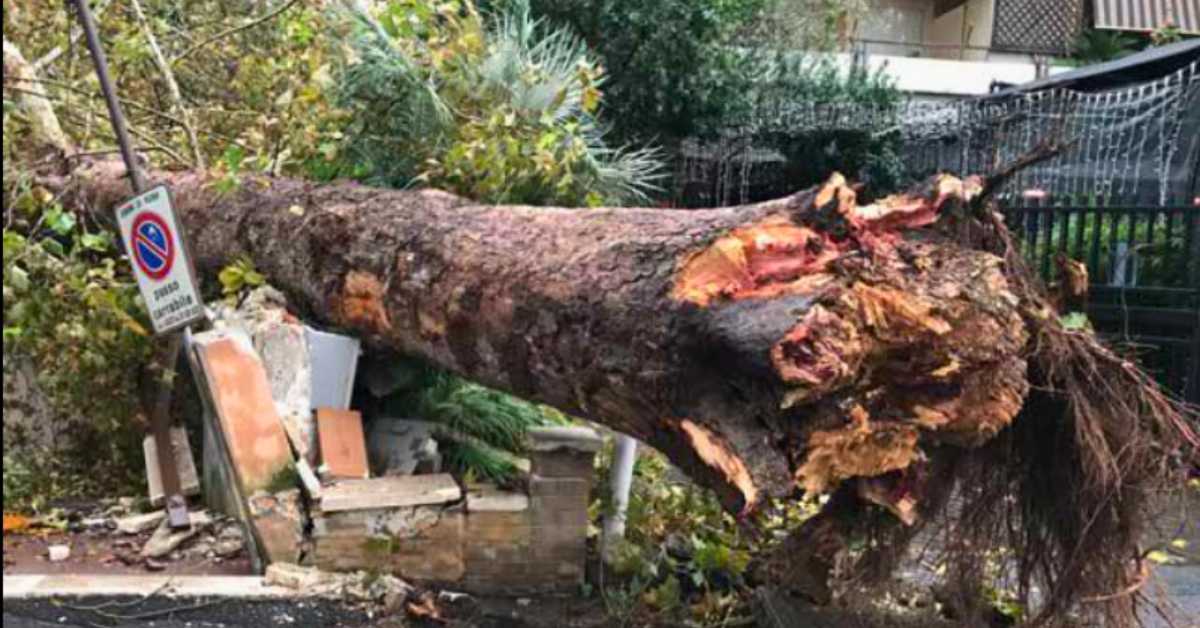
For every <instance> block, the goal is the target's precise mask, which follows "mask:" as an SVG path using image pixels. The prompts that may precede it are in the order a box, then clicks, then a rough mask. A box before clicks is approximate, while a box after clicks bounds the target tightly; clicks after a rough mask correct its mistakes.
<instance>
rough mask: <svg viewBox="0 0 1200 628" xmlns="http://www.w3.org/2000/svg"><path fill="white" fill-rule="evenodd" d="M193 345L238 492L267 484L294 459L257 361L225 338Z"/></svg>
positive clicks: (256, 489)
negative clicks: (234, 471)
mask: <svg viewBox="0 0 1200 628" xmlns="http://www.w3.org/2000/svg"><path fill="white" fill-rule="evenodd" d="M196 348H197V354H198V355H199V358H200V360H201V363H202V364H203V366H204V374H205V376H206V377H207V379H208V388H209V391H210V393H211V395H212V401H213V405H214V406H215V408H214V409H215V411H216V415H217V418H218V421H219V423H220V427H221V431H222V432H223V434H224V437H225V442H226V443H227V444H228V445H229V455H230V457H231V458H232V460H231V462H232V463H233V467H234V469H235V470H236V472H237V479H238V481H239V483H240V484H241V487H242V494H243V495H251V494H253V493H254V492H255V491H258V490H263V489H266V488H268V487H269V486H270V485H271V484H272V481H273V480H275V479H276V478H277V476H278V474H279V473H281V472H286V471H287V470H288V469H290V468H291V467H292V465H293V464H294V461H293V459H292V450H291V446H290V445H289V444H288V439H287V435H286V434H285V433H284V431H283V423H282V422H281V421H280V419H279V413H278V412H277V411H276V409H275V401H274V399H272V398H271V386H270V384H269V383H268V382H267V373H266V370H265V369H264V368H263V365H262V362H261V361H259V359H258V356H257V355H256V354H255V353H254V351H253V349H250V348H248V347H244V346H242V344H241V343H239V342H237V341H236V340H235V339H233V338H229V337H227V338H219V339H216V340H213V341H211V342H205V343H199V344H197V346H196Z"/></svg>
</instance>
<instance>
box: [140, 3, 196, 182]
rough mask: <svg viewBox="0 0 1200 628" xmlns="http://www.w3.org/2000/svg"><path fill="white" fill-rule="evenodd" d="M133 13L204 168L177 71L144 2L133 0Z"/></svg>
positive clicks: (194, 153) (194, 128)
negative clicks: (177, 78) (168, 60)
mask: <svg viewBox="0 0 1200 628" xmlns="http://www.w3.org/2000/svg"><path fill="white" fill-rule="evenodd" d="M131 5H132V6H133V13H134V15H135V16H137V21H138V24H139V25H140V26H141V29H142V34H143V35H145V36H146V43H147V45H148V46H149V47H150V56H151V58H152V59H154V65H155V66H156V67H157V68H158V71H159V72H160V73H161V74H162V76H163V82H165V83H166V84H167V92H168V93H169V94H170V96H171V106H172V108H174V110H175V113H176V114H177V115H178V116H179V120H180V122H181V123H182V125H183V130H184V132H185V133H187V137H188V144H189V145H190V146H191V149H192V161H193V163H194V164H195V165H196V167H198V168H201V169H203V168H204V154H203V153H202V152H201V151H200V140H199V139H197V138H196V127H195V125H193V123H192V115H191V113H190V112H189V111H188V108H187V105H185V104H184V102H183V94H182V93H180V91H179V83H177V82H176V81H175V73H174V72H172V71H171V64H169V63H167V58H166V57H164V56H163V53H162V49H161V48H159V47H158V39H157V38H156V37H155V36H154V30H153V29H152V28H151V27H150V22H149V20H147V19H146V13H145V12H144V11H143V10H142V3H141V2H140V1H139V0H131Z"/></svg>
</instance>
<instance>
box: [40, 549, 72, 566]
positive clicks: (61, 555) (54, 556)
mask: <svg viewBox="0 0 1200 628" xmlns="http://www.w3.org/2000/svg"><path fill="white" fill-rule="evenodd" d="M46 554H47V556H48V557H49V558H50V562H53V563H61V562H62V561H64V560H66V559H68V558H70V557H71V546H70V545H51V546H50V547H48V548H47V549H46Z"/></svg>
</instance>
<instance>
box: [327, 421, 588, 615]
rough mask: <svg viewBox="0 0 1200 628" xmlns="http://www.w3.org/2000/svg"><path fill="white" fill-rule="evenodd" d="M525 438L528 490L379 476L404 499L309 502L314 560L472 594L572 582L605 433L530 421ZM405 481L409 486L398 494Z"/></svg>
mask: <svg viewBox="0 0 1200 628" xmlns="http://www.w3.org/2000/svg"><path fill="white" fill-rule="evenodd" d="M530 437H531V441H532V442H531V458H532V460H531V462H532V465H531V468H532V470H533V471H532V474H531V476H530V479H529V482H528V487H527V489H526V490H525V491H521V492H514V491H505V490H501V489H499V488H497V487H496V486H494V485H490V484H479V485H473V486H469V487H467V490H466V492H465V495H463V494H451V493H449V492H447V491H446V490H444V489H443V490H438V491H433V490H430V488H429V484H430V482H431V481H432V480H433V478H434V477H436V476H422V475H416V476H408V479H407V480H406V479H405V478H380V480H386V481H388V482H389V483H391V485H392V487H393V488H392V489H391V490H390V493H389V498H391V499H394V500H396V501H397V502H405V505H398V506H387V507H375V506H376V505H377V504H371V503H370V500H364V503H363V507H361V508H357V507H356V508H350V509H339V510H338V511H337V512H320V511H319V510H314V514H313V520H314V525H313V534H312V548H313V550H312V553H311V554H310V560H311V562H312V563H313V564H314V565H316V566H318V567H321V568H323V569H328V570H335V571H354V570H360V569H364V570H375V571H384V572H388V573H392V574H394V575H396V576H399V577H401V578H404V579H407V580H412V581H419V582H424V583H437V584H441V585H452V586H457V587H459V588H462V589H465V590H467V591H471V592H474V593H494V594H514V595H516V594H532V593H551V592H559V591H572V590H575V589H577V588H578V587H579V585H580V584H581V583H582V582H583V578H584V566H585V562H586V559H587V530H588V514H587V509H588V500H589V495H590V492H591V483H592V464H593V459H594V456H595V453H596V451H598V450H599V448H600V444H601V440H600V437H599V436H598V435H597V434H596V433H595V432H594V431H593V430H590V429H587V428H549V429H543V430H535V431H534V432H533V433H532V434H531V435H530ZM442 477H444V476H442ZM359 482H365V483H370V482H375V480H363V481H359ZM406 484H407V485H410V489H408V490H409V491H410V492H411V494H410V495H400V494H398V492H402V491H404V490H405V489H403V488H401V487H403V486H405V485H406ZM363 486H365V484H364V485H363Z"/></svg>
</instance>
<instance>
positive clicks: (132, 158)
mask: <svg viewBox="0 0 1200 628" xmlns="http://www.w3.org/2000/svg"><path fill="white" fill-rule="evenodd" d="M71 4H72V5H74V7H75V12H76V14H77V15H78V16H79V23H80V26H81V27H82V28H83V34H84V37H85V39H86V41H87V47H88V52H90V53H91V56H92V63H93V64H95V66H96V78H97V79H99V81H100V91H101V92H102V93H103V94H104V102H105V104H106V105H107V106H108V117H109V121H110V122H112V127H113V134H114V135H115V136H116V138H117V146H118V147H119V148H120V150H121V159H123V160H124V161H125V169H126V170H127V171H128V174H129V183H130V185H131V186H132V187H133V192H134V194H141V193H142V192H143V191H144V190H145V186H146V183H145V180H144V179H143V178H142V172H141V169H140V168H138V163H137V155H135V154H134V152H133V144H132V143H131V142H130V141H129V129H128V128H126V126H125V114H124V113H123V112H122V111H121V101H120V99H119V98H118V97H117V94H116V90H115V89H114V88H113V84H112V79H111V78H110V77H109V74H108V59H107V58H106V57H105V55H104V48H103V47H102V46H101V45H100V35H99V32H98V31H97V29H96V20H95V18H93V17H92V12H91V10H90V9H89V8H88V5H87V1H86V0H71ZM164 340H165V343H164V344H163V350H162V351H160V352H159V355H158V359H159V361H160V363H161V364H162V367H163V369H164V370H165V376H164V378H163V379H161V380H159V381H156V382H154V385H153V387H152V388H153V392H152V400H151V401H150V402H149V404H148V405H149V406H150V407H149V411H150V421H151V430H152V432H153V434H154V445H155V449H156V450H157V452H158V467H159V474H160V475H161V476H162V487H163V496H164V499H165V501H166V510H167V522H168V525H170V526H171V527H172V528H185V527H188V526H190V525H191V517H190V515H189V514H188V509H187V500H186V499H184V497H183V489H182V486H181V484H182V483H181V481H180V478H179V469H178V465H177V464H176V462H175V446H174V443H172V441H171V383H172V382H173V381H174V373H175V366H176V364H177V363H178V361H179V352H180V346H181V340H182V336H181V334H180V332H172V333H170V334H169V335H168V337H166V338H165V339H164Z"/></svg>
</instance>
